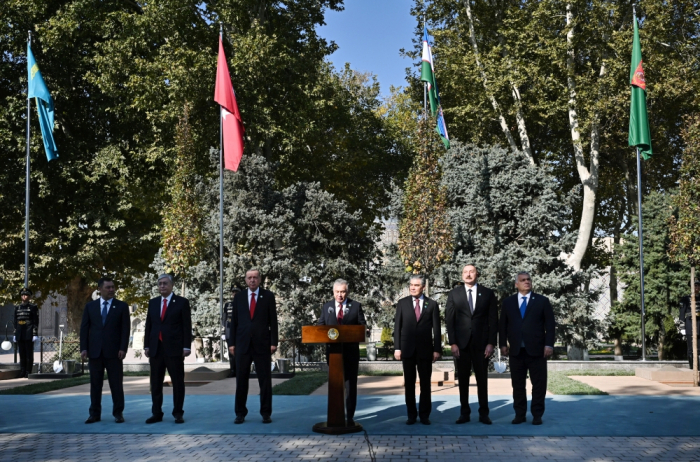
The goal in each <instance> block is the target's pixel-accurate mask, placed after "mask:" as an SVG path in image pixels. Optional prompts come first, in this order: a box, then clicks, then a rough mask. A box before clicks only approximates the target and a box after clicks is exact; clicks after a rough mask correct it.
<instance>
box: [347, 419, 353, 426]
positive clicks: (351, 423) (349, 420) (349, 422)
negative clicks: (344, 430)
mask: <svg viewBox="0 0 700 462" xmlns="http://www.w3.org/2000/svg"><path fill="white" fill-rule="evenodd" d="M354 426H355V421H354V420H352V419H348V427H354Z"/></svg>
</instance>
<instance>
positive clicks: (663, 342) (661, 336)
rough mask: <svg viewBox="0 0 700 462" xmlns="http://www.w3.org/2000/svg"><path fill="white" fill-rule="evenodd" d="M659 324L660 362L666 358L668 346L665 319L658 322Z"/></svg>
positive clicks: (658, 349)
mask: <svg viewBox="0 0 700 462" xmlns="http://www.w3.org/2000/svg"><path fill="white" fill-rule="evenodd" d="M658 323H659V346H658V348H657V351H658V352H659V361H663V360H664V359H665V357H664V347H665V346H666V326H664V319H663V318H661V319H660V320H658Z"/></svg>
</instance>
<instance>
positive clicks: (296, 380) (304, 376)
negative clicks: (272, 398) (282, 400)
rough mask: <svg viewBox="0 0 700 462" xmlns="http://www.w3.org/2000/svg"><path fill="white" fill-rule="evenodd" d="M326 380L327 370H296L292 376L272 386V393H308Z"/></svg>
mask: <svg viewBox="0 0 700 462" xmlns="http://www.w3.org/2000/svg"><path fill="white" fill-rule="evenodd" d="M327 381H328V372H318V371H314V372H297V373H296V374H295V375H294V377H292V378H291V379H289V380H286V381H284V382H282V383H279V384H277V385H275V386H274V387H272V394H273V395H309V394H311V392H313V391H314V390H316V389H317V388H318V387H320V386H321V385H323V384H324V383H326V382H327Z"/></svg>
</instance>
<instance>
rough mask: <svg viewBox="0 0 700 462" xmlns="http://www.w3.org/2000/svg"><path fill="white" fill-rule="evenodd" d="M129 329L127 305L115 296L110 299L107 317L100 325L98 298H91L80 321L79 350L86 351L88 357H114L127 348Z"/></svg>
mask: <svg viewBox="0 0 700 462" xmlns="http://www.w3.org/2000/svg"><path fill="white" fill-rule="evenodd" d="M130 330H131V325H130V316H129V305H127V304H126V303H124V302H123V301H121V300H117V299H116V298H115V299H113V300H112V304H111V305H110V307H109V312H108V313H107V319H106V320H105V323H104V325H102V306H101V305H100V299H99V298H98V299H97V300H93V301H91V302H90V303H88V304H87V305H85V309H84V310H83V320H82V322H81V323H80V351H86V350H87V352H88V357H90V358H99V357H100V355H102V356H103V357H105V358H108V359H110V358H116V357H117V356H118V354H119V352H120V351H123V352H124V353H126V350H127V349H128V348H129V332H130Z"/></svg>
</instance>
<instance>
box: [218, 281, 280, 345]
mask: <svg viewBox="0 0 700 462" xmlns="http://www.w3.org/2000/svg"><path fill="white" fill-rule="evenodd" d="M278 329H279V328H278V325H277V303H276V302H275V294H273V293H272V292H270V291H269V290H265V289H263V288H262V287H260V290H259V291H258V296H257V298H256V299H255V313H254V314H253V319H250V306H249V303H248V289H247V288H246V289H244V290H242V291H241V292H238V293H237V294H236V296H235V297H234V298H233V312H232V314H231V322H230V324H229V336H228V337H227V338H226V342H227V343H228V346H230V347H231V346H235V347H236V354H239V353H240V354H248V353H249V352H250V353H252V354H254V355H265V354H266V355H269V354H270V347H271V346H277V344H278V343H279V333H278Z"/></svg>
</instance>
